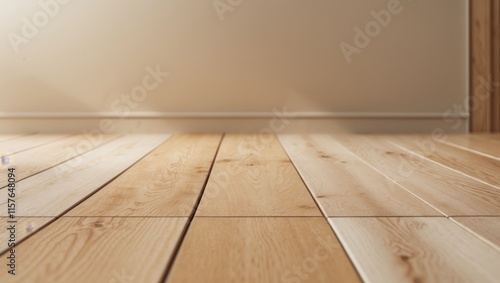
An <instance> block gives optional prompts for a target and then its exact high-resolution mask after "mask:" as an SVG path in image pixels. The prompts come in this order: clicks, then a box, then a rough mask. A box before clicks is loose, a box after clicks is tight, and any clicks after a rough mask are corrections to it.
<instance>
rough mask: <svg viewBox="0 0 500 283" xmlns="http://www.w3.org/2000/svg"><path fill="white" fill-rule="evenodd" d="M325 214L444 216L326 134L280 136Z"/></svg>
mask: <svg viewBox="0 0 500 283" xmlns="http://www.w3.org/2000/svg"><path fill="white" fill-rule="evenodd" d="M279 138H280V140H281V142H282V143H283V146H284V148H285V149H286V151H287V152H288V154H289V156H290V158H291V159H292V161H293V163H294V164H295V166H296V167H297V169H298V171H299V172H300V174H301V176H302V179H303V180H304V182H305V183H306V184H307V187H308V188H309V189H310V190H311V192H312V193H313V195H314V197H315V198H316V201H317V202H318V203H319V204H320V207H321V209H322V210H323V212H324V214H325V215H327V216H424V215H425V216H443V214H441V213H439V212H438V211H437V210H435V209H434V208H432V207H431V206H429V205H427V204H426V203H424V202H423V201H421V200H420V199H418V198H417V197H416V196H414V195H413V194H411V193H409V192H408V191H406V190H405V189H404V188H402V187H400V186H398V185H397V184H395V183H394V182H393V181H391V180H389V179H388V178H386V177H385V176H383V175H382V174H380V173H378V172H377V171H375V170H374V169H373V168H371V167H369V166H368V165H366V164H364V163H363V162H362V161H360V160H359V159H358V158H357V157H356V156H355V155H354V154H353V153H351V152H350V151H349V150H347V149H345V148H344V147H343V146H342V145H341V144H339V143H338V142H336V141H335V140H334V139H332V138H331V136H329V135H300V136H299V135H280V137H279Z"/></svg>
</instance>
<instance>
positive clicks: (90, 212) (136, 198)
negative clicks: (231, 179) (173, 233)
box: [66, 134, 222, 216]
mask: <svg viewBox="0 0 500 283" xmlns="http://www.w3.org/2000/svg"><path fill="white" fill-rule="evenodd" d="M221 137H222V135H219V134H216V135H196V134H180V135H176V136H174V137H172V138H170V139H169V140H168V141H166V142H165V143H164V144H162V145H161V146H159V147H158V148H156V149H155V150H154V151H152V152H151V153H150V154H148V155H147V156H146V157H144V158H143V159H142V160H140V161H139V162H138V163H136V164H135V165H134V166H132V167H131V168H130V169H128V170H127V171H126V172H125V173H123V174H122V175H120V176H119V177H118V178H117V179H115V180H114V181H113V182H111V183H110V184H108V185H107V186H106V187H104V188H103V189H101V190H99V192H97V193H96V194H94V195H93V196H92V197H90V198H89V199H87V200H86V201H84V202H83V203H81V204H80V205H78V206H77V207H75V208H74V209H72V210H71V211H69V212H68V213H67V214H66V215H71V216H190V215H191V214H192V213H193V209H194V206H195V204H196V202H197V201H198V199H199V197H200V192H201V191H202V189H203V186H204V184H205V181H206V179H207V176H208V172H209V170H210V166H211V165H212V162H213V160H214V159H215V154H216V151H217V147H218V146H219V143H220V140H221Z"/></svg>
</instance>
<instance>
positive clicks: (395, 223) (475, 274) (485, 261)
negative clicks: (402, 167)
mask: <svg viewBox="0 0 500 283" xmlns="http://www.w3.org/2000/svg"><path fill="white" fill-rule="evenodd" d="M330 223H331V225H332V227H333V229H334V230H335V232H336V233H337V235H338V237H339V239H340V241H341V242H342V244H343V245H344V247H345V248H346V250H347V253H348V254H349V256H350V257H351V259H352V260H353V262H354V264H355V266H356V267H357V269H358V271H359V272H360V274H361V277H362V278H363V279H364V280H365V281H366V282H384V283H385V282H409V283H415V282H464V283H466V282H498V278H500V269H499V268H498V263H499V260H500V253H499V252H498V251H497V250H495V249H493V248H491V247H490V246H489V245H487V244H486V243H484V242H483V241H481V240H480V239H478V238H477V237H475V236H474V235H472V234H471V233H468V232H467V231H465V230H464V229H462V228H461V227H459V226H458V225H456V224H455V223H453V222H452V221H450V220H448V219H446V218H440V217H428V218H413V217H407V218H397V217H396V218H332V219H330Z"/></svg>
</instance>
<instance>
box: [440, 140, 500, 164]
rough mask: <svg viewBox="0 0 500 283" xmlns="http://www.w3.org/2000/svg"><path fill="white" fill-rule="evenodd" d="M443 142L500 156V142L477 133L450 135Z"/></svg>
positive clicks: (496, 156)
mask: <svg viewBox="0 0 500 283" xmlns="http://www.w3.org/2000/svg"><path fill="white" fill-rule="evenodd" d="M438 141H439V140H438ZM443 142H444V143H446V144H448V145H451V146H455V147H458V148H462V149H468V150H470V151H472V152H476V153H479V154H485V155H488V156H490V157H495V158H500V142H498V141H494V140H490V139H484V138H481V137H480V136H476V135H450V136H447V137H446V139H445V140H444V141H443Z"/></svg>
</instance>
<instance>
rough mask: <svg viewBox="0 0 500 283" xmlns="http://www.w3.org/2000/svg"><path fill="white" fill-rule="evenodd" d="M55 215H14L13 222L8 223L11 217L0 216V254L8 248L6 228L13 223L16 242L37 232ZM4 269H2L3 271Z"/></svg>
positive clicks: (8, 231)
mask: <svg viewBox="0 0 500 283" xmlns="http://www.w3.org/2000/svg"><path fill="white" fill-rule="evenodd" d="M54 219H55V217H16V218H15V219H14V220H15V221H16V222H15V223H9V222H8V221H12V219H10V218H8V217H0V225H1V226H0V227H2V229H0V254H2V253H4V252H5V251H7V250H8V249H9V246H8V245H7V244H8V243H7V241H8V240H9V239H10V230H8V229H6V228H7V227H11V226H10V225H15V229H14V231H15V234H16V238H15V241H16V243H19V242H20V241H22V240H24V239H25V238H27V237H29V236H30V235H32V234H34V233H36V232H38V231H39V230H40V229H42V227H43V226H44V225H46V224H47V223H49V222H51V221H52V220H54ZM3 271H4V270H2V272H3Z"/></svg>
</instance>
